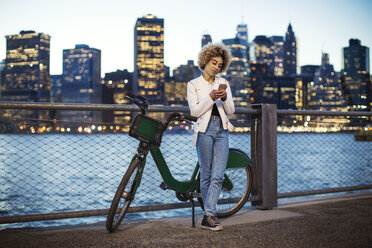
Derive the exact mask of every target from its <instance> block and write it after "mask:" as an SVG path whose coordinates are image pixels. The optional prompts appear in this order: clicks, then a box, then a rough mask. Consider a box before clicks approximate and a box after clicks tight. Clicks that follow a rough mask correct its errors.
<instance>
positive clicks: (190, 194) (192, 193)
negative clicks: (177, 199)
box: [189, 192, 202, 198]
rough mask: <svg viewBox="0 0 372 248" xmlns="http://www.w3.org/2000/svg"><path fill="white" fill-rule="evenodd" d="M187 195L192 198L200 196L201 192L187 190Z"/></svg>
mask: <svg viewBox="0 0 372 248" xmlns="http://www.w3.org/2000/svg"><path fill="white" fill-rule="evenodd" d="M189 196H191V197H192V198H201V197H202V194H201V193H198V192H189Z"/></svg>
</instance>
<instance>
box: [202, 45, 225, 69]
mask: <svg viewBox="0 0 372 248" xmlns="http://www.w3.org/2000/svg"><path fill="white" fill-rule="evenodd" d="M198 57H199V58H198V66H199V68H200V70H202V71H203V70H204V68H205V65H206V64H208V62H209V61H210V60H211V59H212V58H214V57H221V58H222V60H223V65H222V68H221V71H220V73H223V72H225V71H226V69H227V67H228V66H229V64H230V60H231V55H230V51H229V49H228V48H227V47H226V46H225V45H223V44H221V43H217V44H213V43H209V44H207V45H205V46H204V47H203V48H202V49H201V51H200V53H199V56H198Z"/></svg>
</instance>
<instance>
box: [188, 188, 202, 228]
mask: <svg viewBox="0 0 372 248" xmlns="http://www.w3.org/2000/svg"><path fill="white" fill-rule="evenodd" d="M198 197H201V194H200V193H196V192H190V193H189V199H190V202H191V208H192V227H194V228H195V202H194V198H198Z"/></svg>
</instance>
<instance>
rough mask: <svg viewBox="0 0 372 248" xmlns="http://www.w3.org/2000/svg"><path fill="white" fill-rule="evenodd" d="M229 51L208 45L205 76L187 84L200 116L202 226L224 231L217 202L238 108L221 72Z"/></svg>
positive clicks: (192, 107)
mask: <svg viewBox="0 0 372 248" xmlns="http://www.w3.org/2000/svg"><path fill="white" fill-rule="evenodd" d="M229 63H230V53H229V50H228V49H227V48H226V47H225V46H224V45H222V44H211V43H210V44H208V45H206V46H204V47H203V48H202V50H201V51H200V53H199V60H198V66H199V68H200V69H201V70H202V71H203V73H202V75H201V76H200V77H198V78H195V79H193V80H191V81H190V82H188V83H187V101H188V104H189V108H190V112H191V115H192V116H195V117H197V118H198V120H197V123H196V126H195V130H194V145H196V150H197V154H198V159H199V164H200V188H201V194H202V198H203V203H204V217H203V220H202V223H201V228H202V229H209V230H212V231H220V230H222V226H221V224H220V223H219V222H218V221H217V218H216V215H215V214H216V205H217V200H218V197H219V194H220V192H221V187H222V182H223V175H224V172H225V169H226V164H227V158H228V154H229V140H228V129H229V127H231V126H232V125H231V124H230V122H229V120H228V118H227V117H228V116H230V115H232V114H233V113H234V111H235V108H234V102H233V98H232V95H231V89H230V86H229V84H228V82H227V81H226V80H225V79H224V78H221V77H218V76H217V74H219V73H222V72H224V71H226V69H227V67H228V65H229Z"/></svg>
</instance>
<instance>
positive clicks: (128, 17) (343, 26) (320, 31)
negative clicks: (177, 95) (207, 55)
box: [0, 0, 372, 75]
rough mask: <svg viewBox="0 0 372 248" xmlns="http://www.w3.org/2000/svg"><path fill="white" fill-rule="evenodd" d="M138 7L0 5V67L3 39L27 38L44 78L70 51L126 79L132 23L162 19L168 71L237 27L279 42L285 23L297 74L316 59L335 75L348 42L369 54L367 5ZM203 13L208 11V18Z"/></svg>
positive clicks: (232, 3)
mask: <svg viewBox="0 0 372 248" xmlns="http://www.w3.org/2000/svg"><path fill="white" fill-rule="evenodd" d="M141 3H142V5H141V4H133V3H129V2H126V1H120V2H119V1H106V2H105V4H101V3H100V2H98V1H89V5H88V4H87V1H79V2H76V3H75V2H72V1H64V2H63V3H60V2H53V3H52V2H50V1H42V0H39V1H34V2H27V1H17V2H13V1H3V2H1V3H0V9H1V17H0V18H1V21H0V23H2V24H0V25H2V28H1V29H0V30H1V31H0V36H1V38H0V59H1V60H2V59H5V51H6V39H5V35H12V34H18V33H19V32H20V31H21V30H35V31H36V32H40V33H45V34H48V35H50V36H51V46H50V47H51V65H50V68H51V69H50V73H51V75H55V74H62V53H63V49H71V48H73V47H75V45H76V44H87V45H89V46H90V47H92V48H96V49H100V50H101V51H102V70H101V73H102V75H104V73H106V72H111V71H116V70H117V69H121V70H122V69H128V70H129V71H133V57H134V45H133V36H134V26H135V22H136V20H137V18H139V17H142V16H144V15H146V14H149V13H151V14H153V15H154V16H156V17H158V18H162V19H164V60H165V65H167V66H169V67H170V68H171V70H172V69H174V68H175V67H177V66H179V65H181V64H186V62H187V60H196V58H197V54H198V52H199V50H200V42H201V38H202V36H203V34H206V33H207V34H210V35H211V36H212V39H213V41H219V42H221V41H222V40H223V39H231V38H234V37H235V33H236V27H237V25H238V24H241V23H246V24H247V25H248V38H249V41H252V40H253V39H254V38H255V36H257V35H266V36H273V35H280V36H285V32H286V29H287V27H288V24H289V23H291V24H292V26H293V30H294V32H295V35H296V38H297V39H298V43H299V44H298V51H297V54H298V65H299V66H302V65H308V64H315V65H319V64H320V63H321V56H322V51H323V52H325V53H328V54H329V56H330V63H331V64H333V65H334V68H335V70H336V71H340V69H341V68H342V65H341V61H342V54H341V50H342V48H343V47H346V46H348V42H349V39H351V38H357V39H359V40H361V42H362V45H364V46H367V47H372V34H371V32H370V31H369V30H368V23H371V19H372V18H371V17H370V16H368V14H369V13H370V12H371V10H372V3H371V2H370V1H364V0H358V1H353V2H351V1H335V0H332V1H326V2H321V1H312V2H311V3H307V2H299V1H289V0H288V1H280V2H277V1H271V2H270V1H269V2H267V1H266V2H265V3H256V2H253V1H229V2H227V1H222V0H218V1H213V2H212V1H203V2H201V3H197V2H196V1H188V2H185V3H184V2H182V3H175V2H174V1H160V2H151V1H142V2H141ZM212 3H213V4H212ZM35 6H37V9H36V7H35ZM141 6H146V8H143V7H141ZM209 7H210V8H213V11H209V9H208V8H209ZM30 9H32V10H33V11H29V10H30ZM181 10H182V11H181ZM193 12H194V13H193ZM314 13H316V16H315V14H314ZM63 14H65V15H63ZM10 20H11V21H10ZM267 20H269V22H267ZM309 37H310V38H309Z"/></svg>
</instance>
